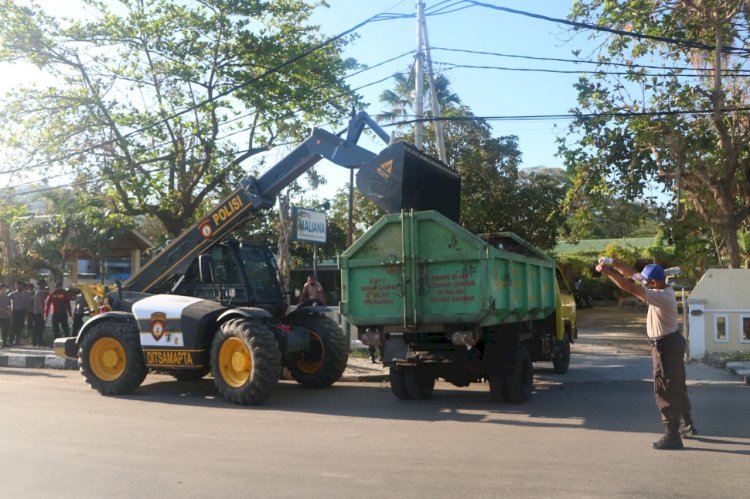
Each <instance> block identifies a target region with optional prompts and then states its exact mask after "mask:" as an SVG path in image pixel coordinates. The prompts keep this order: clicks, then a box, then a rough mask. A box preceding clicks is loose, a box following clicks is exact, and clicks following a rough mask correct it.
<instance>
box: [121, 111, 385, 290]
mask: <svg viewBox="0 0 750 499" xmlns="http://www.w3.org/2000/svg"><path fill="white" fill-rule="evenodd" d="M365 124H367V125H368V126H370V128H372V129H373V130H374V131H375V132H376V133H377V134H378V136H380V137H381V138H382V139H383V140H387V139H388V134H386V133H385V132H384V131H383V130H382V129H381V128H380V127H379V126H378V125H377V124H376V123H375V122H374V121H373V120H372V118H370V117H369V116H368V115H367V114H366V113H364V112H360V113H359V114H357V115H356V116H354V117H353V118H352V119H351V120H350V122H349V127H348V129H347V130H348V134H347V137H346V138H342V137H340V136H339V135H337V134H332V133H330V132H327V131H325V130H322V129H318V128H314V129H313V130H312V132H311V133H310V136H309V137H308V138H307V139H305V140H304V141H303V142H302V143H301V144H300V145H299V146H298V147H297V148H296V149H294V150H293V151H292V152H290V153H289V154H288V155H287V156H286V157H284V158H283V159H282V160H281V161H279V162H278V163H276V164H275V165H274V166H273V167H271V169H270V170H268V171H267V172H266V173H264V174H263V175H261V176H260V177H259V178H258V179H255V178H253V177H246V178H244V179H243V180H242V181H241V182H240V185H239V187H237V188H236V189H235V190H234V191H233V192H232V193H231V194H230V195H229V196H227V198H226V199H224V200H223V201H222V202H221V203H219V204H218V206H216V207H215V208H214V209H213V210H211V212H209V213H208V215H206V216H205V217H203V218H202V219H200V220H198V221H197V222H196V223H194V224H193V225H192V226H190V227H189V228H188V229H186V230H185V231H183V232H182V233H181V234H180V235H179V236H178V237H177V238H175V239H174V240H173V241H171V242H170V243H169V244H168V245H167V246H166V247H165V248H164V249H162V250H161V252H159V253H158V254H157V255H156V256H154V258H152V259H151V260H150V261H149V262H148V263H147V264H146V265H145V266H143V267H142V268H141V269H140V271H139V272H137V273H136V274H135V275H133V276H132V277H131V278H130V279H128V280H127V281H126V282H125V283H123V285H122V289H123V290H126V291H135V292H142V293H149V292H153V290H154V289H155V288H156V287H158V286H159V285H160V284H162V283H163V282H164V281H166V280H167V279H169V278H170V277H172V276H174V275H175V274H181V273H184V272H185V270H187V267H188V266H189V265H190V263H191V262H192V261H193V260H194V259H195V258H196V257H197V256H198V255H200V254H202V253H204V252H205V251H207V250H208V249H210V248H211V247H212V246H214V245H216V244H218V243H219V242H221V240H222V239H223V238H224V236H226V235H227V234H229V233H230V232H231V231H232V230H233V229H236V228H237V227H239V226H240V225H242V224H243V223H244V222H245V221H247V219H248V217H249V216H250V215H251V214H253V213H255V212H257V211H259V210H263V209H267V208H270V207H271V206H273V204H274V203H275V201H276V196H277V195H278V194H279V193H280V192H281V191H282V190H283V189H284V188H285V187H287V186H288V185H289V184H291V183H292V182H294V181H295V180H296V179H297V178H298V177H299V176H300V175H302V174H303V173H305V172H306V171H307V170H309V169H310V168H311V167H312V166H313V165H315V164H316V163H317V162H318V161H320V160H321V159H323V158H325V159H328V160H329V161H331V162H333V163H335V164H337V165H340V166H344V167H347V168H358V167H360V166H362V165H364V164H366V163H367V162H368V161H370V160H371V159H372V158H374V157H375V153H373V152H371V151H368V150H367V149H364V148H362V147H359V146H358V145H357V144H356V142H357V140H358V139H359V136H360V135H361V133H362V130H363V129H364V126H365Z"/></svg>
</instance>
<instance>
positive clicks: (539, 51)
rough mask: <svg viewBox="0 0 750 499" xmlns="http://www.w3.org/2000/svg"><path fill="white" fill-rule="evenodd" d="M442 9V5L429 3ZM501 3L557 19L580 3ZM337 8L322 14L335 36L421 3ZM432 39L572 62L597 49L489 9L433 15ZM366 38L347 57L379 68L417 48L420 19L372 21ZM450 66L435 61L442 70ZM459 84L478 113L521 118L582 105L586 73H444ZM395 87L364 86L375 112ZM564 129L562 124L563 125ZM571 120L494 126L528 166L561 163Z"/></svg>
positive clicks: (392, 67)
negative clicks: (579, 85) (559, 140)
mask: <svg viewBox="0 0 750 499" xmlns="http://www.w3.org/2000/svg"><path fill="white" fill-rule="evenodd" d="M425 3H426V6H427V8H428V9H429V7H430V6H434V5H436V4H438V3H441V2H439V1H438V0H427V1H426V2H425ZM490 3H493V4H495V5H499V6H503V7H509V8H513V9H518V10H525V11H528V12H533V13H538V14H542V15H545V16H549V17H554V18H565V17H566V16H567V14H568V13H569V11H570V8H571V6H572V1H563V0H554V1H552V0H494V1H493V2H490ZM330 5H331V8H330V9H326V11H324V12H320V14H319V15H317V16H316V17H315V21H316V22H318V23H320V24H321V26H322V28H323V29H324V31H325V32H326V33H328V34H338V33H340V32H342V31H344V30H346V29H348V28H350V27H352V26H354V25H356V24H358V23H359V22H361V21H363V20H365V19H367V18H369V17H370V16H372V15H374V14H377V13H380V12H383V11H385V10H387V11H389V12H398V13H413V12H414V11H415V7H414V5H415V3H414V0H403V1H396V0H330ZM427 25H428V32H429V41H430V45H431V46H432V47H433V48H449V49H462V50H473V51H485V52H496V53H506V54H517V55H526V56H535V57H560V58H568V59H570V58H572V55H571V52H572V51H573V50H575V49H581V50H582V54H585V53H587V51H588V52H590V51H591V50H592V47H593V45H592V43H591V42H589V41H588V40H587V39H586V34H585V33H578V34H577V35H576V36H575V37H573V36H572V35H571V33H569V32H568V31H567V30H566V28H565V27H564V26H560V25H558V24H556V23H552V22H548V21H543V20H537V19H531V18H528V17H524V16H520V15H514V14H509V13H503V12H499V11H494V10H490V9H486V8H481V7H472V8H469V9H465V10H461V11H458V12H453V13H449V14H445V15H437V16H430V17H428V18H427ZM357 34H358V35H359V38H358V39H357V40H355V41H354V42H353V43H352V44H351V45H350V46H349V48H348V50H347V54H348V55H350V56H352V57H354V58H356V59H357V60H358V61H360V62H361V63H364V64H367V65H374V64H377V63H379V62H381V61H384V60H387V59H389V58H391V57H394V56H397V55H399V54H402V53H404V52H406V51H409V50H413V49H414V48H415V46H416V22H415V20H414V19H399V20H389V21H384V22H376V23H371V24H368V25H366V26H364V27H362V28H360V29H359V30H358V31H357ZM432 58H433V60H434V61H435V62H436V63H438V62H449V63H454V64H464V65H484V66H487V65H489V66H504V67H513V68H548V69H565V70H574V71H577V70H581V69H583V67H582V66H574V65H573V64H570V63H557V62H537V61H529V60H523V59H509V58H504V57H495V56H488V55H472V54H466V53H460V52H450V51H444V50H433V52H432ZM411 62H412V57H411V56H406V57H403V58H401V59H399V60H397V61H394V62H391V63H389V64H387V65H384V66H382V67H379V68H376V69H374V70H372V71H367V72H365V73H362V74H361V75H359V76H357V77H356V78H354V79H352V80H350V82H351V84H352V86H353V87H355V88H356V87H359V86H360V85H364V84H367V83H371V82H373V81H377V80H380V79H381V78H385V77H387V76H389V75H390V74H393V73H394V72H397V71H404V70H405V69H406V68H407V67H408V66H409V65H410V64H411ZM442 67H444V66H443V65H441V64H435V70H436V71H439V70H440V68H442ZM443 74H444V75H445V76H446V77H448V79H449V80H450V81H451V86H452V89H453V91H454V92H455V93H457V94H458V95H459V97H460V98H461V100H462V101H463V102H464V103H465V104H468V105H469V106H470V107H471V109H472V110H473V112H474V114H476V115H478V116H517V115H541V114H567V113H568V111H569V110H570V109H571V108H573V107H574V106H575V104H576V100H575V99H576V95H575V91H574V89H573V84H574V82H575V81H576V79H577V78H578V74H552V73H539V72H521V71H502V70H494V69H453V70H449V71H445V72H444V73H443ZM391 87H392V82H391V81H385V82H382V83H380V84H377V85H374V86H372V87H368V88H367V89H363V90H362V91H361V92H362V93H363V94H364V96H365V98H366V100H368V102H369V103H370V107H369V109H368V110H369V112H370V113H371V114H375V113H377V112H379V111H381V110H382V109H383V106H382V105H381V104H380V102H379V101H378V96H379V94H380V93H381V92H382V91H383V90H385V89H387V88H391ZM556 125H557V126H556ZM566 125H567V121H562V122H559V123H555V122H554V121H510V122H499V121H494V122H492V127H493V130H494V131H495V133H496V135H518V137H519V146H520V149H521V151H522V153H523V166H526V167H530V166H540V165H543V166H561V162H560V160H559V159H558V158H555V157H554V154H555V151H556V145H555V137H556V136H557V135H558V134H560V133H564V132H565V129H566Z"/></svg>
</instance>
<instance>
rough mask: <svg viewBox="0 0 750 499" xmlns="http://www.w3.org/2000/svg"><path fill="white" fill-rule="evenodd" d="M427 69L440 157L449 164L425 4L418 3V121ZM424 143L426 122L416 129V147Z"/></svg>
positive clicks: (422, 112) (416, 83)
mask: <svg viewBox="0 0 750 499" xmlns="http://www.w3.org/2000/svg"><path fill="white" fill-rule="evenodd" d="M425 68H426V69H427V77H428V78H429V82H430V104H431V107H432V116H433V118H436V120H435V141H436V143H437V147H438V155H439V157H440V160H441V161H442V162H443V163H447V162H448V154H447V153H446V150H445V138H444V134H443V123H442V122H441V121H440V120H439V118H440V102H439V101H438V93H437V85H435V74H434V72H433V70H432V58H431V57H430V41H429V37H428V35H427V22H425V18H424V2H423V1H422V0H419V1H418V2H417V55H416V59H415V61H414V72H415V78H414V79H415V84H414V89H415V100H416V102H415V103H414V111H415V113H416V115H417V119H418V120H419V119H421V118H424V70H425ZM423 141H424V122H422V121H417V123H416V125H415V127H414V145H415V146H416V147H417V148H418V149H420V150H422V149H424V147H423Z"/></svg>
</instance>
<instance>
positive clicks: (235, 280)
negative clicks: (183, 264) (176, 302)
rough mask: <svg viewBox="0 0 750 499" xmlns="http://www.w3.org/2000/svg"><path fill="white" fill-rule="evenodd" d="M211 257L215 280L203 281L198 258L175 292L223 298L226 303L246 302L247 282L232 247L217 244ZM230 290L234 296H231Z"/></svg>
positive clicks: (214, 298) (213, 298) (215, 298)
mask: <svg viewBox="0 0 750 499" xmlns="http://www.w3.org/2000/svg"><path fill="white" fill-rule="evenodd" d="M211 258H212V263H211V271H212V274H213V282H205V283H204V282H201V280H200V273H199V271H198V260H195V261H194V262H193V263H191V264H190V267H189V268H188V270H187V272H185V279H184V280H183V281H182V284H180V286H179V287H178V288H177V289H176V290H175V293H176V294H178V295H187V296H195V297H196V298H208V299H211V300H220V299H221V300H222V301H223V302H225V303H246V302H247V293H246V290H245V284H244V283H243V282H242V277H241V274H240V272H238V270H237V265H236V263H235V259H234V257H233V255H232V248H230V247H228V246H217V247H215V248H213V249H212V250H211ZM230 290H232V291H231V294H233V295H234V296H230Z"/></svg>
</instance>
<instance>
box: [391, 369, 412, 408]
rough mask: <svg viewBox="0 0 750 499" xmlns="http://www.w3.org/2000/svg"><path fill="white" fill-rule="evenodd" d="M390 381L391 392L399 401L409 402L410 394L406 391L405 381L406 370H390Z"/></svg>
mask: <svg viewBox="0 0 750 499" xmlns="http://www.w3.org/2000/svg"><path fill="white" fill-rule="evenodd" d="M388 379H389V380H390V382H391V391H392V392H393V394H394V395H395V396H396V398H397V399H399V400H409V399H410V398H411V397H410V396H409V392H408V391H407V390H406V380H405V379H404V370H403V369H400V368H398V367H396V366H392V367H390V368H389V369H388Z"/></svg>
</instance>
